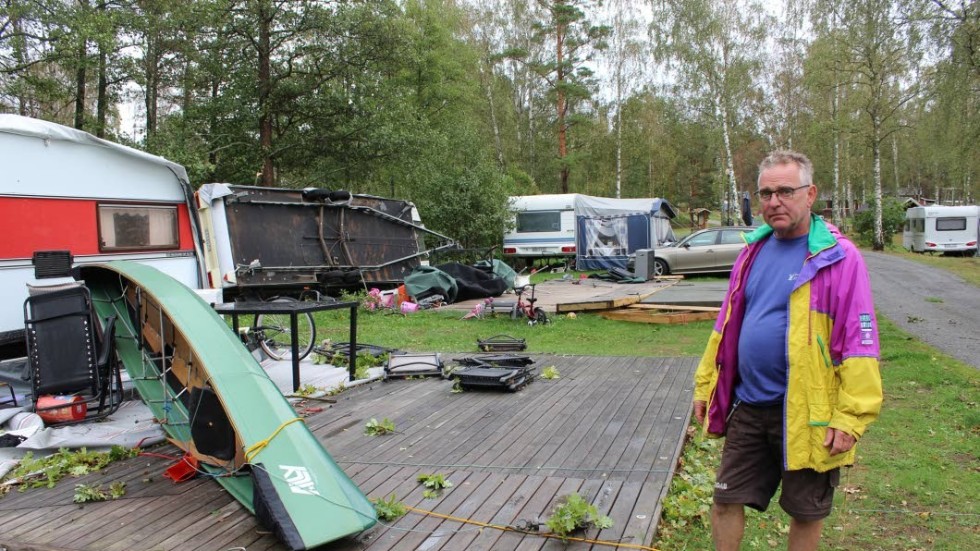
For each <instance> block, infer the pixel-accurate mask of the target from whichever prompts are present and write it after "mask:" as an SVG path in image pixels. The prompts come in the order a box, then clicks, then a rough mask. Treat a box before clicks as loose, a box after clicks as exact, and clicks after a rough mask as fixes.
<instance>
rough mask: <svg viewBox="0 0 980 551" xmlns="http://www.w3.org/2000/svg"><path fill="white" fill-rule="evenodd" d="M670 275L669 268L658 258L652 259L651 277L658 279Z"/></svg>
mask: <svg viewBox="0 0 980 551" xmlns="http://www.w3.org/2000/svg"><path fill="white" fill-rule="evenodd" d="M669 273H670V266H668V265H667V263H666V262H665V261H663V260H661V259H659V258H655V259H653V276H654V277H660V276H665V275H668V274H669Z"/></svg>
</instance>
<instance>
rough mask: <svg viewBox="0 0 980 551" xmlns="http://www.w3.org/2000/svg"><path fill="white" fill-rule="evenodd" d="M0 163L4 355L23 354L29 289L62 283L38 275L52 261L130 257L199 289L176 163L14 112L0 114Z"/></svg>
mask: <svg viewBox="0 0 980 551" xmlns="http://www.w3.org/2000/svg"><path fill="white" fill-rule="evenodd" d="M0 166H2V167H3V173H4V174H3V178H0V235H2V236H3V237H2V239H0V297H2V301H0V304H2V307H0V349H2V350H3V355H5V356H8V357H12V356H15V355H16V354H17V352H20V351H22V349H21V347H19V346H18V345H22V344H23V330H24V309H23V305H24V300H25V299H26V298H27V285H28V284H30V285H50V284H55V283H62V282H65V281H69V280H70V279H69V278H64V277H61V278H56V277H52V278H48V277H45V276H46V275H51V274H53V273H55V272H48V273H45V269H46V266H45V262H46V261H48V260H50V259H52V258H54V259H56V263H57V261H60V262H61V263H62V264H63V263H64V260H65V259H68V258H70V259H72V260H73V261H74V263H75V265H78V264H85V263H92V262H106V261H109V260H119V259H128V260H135V261H139V262H142V263H145V264H149V265H151V266H154V267H156V268H159V269H160V270H162V271H164V272H166V273H168V274H170V275H171V276H173V277H174V278H176V279H178V280H180V281H181V282H183V283H184V284H186V285H187V286H189V287H191V288H200V287H201V283H202V282H203V281H204V279H203V277H204V274H203V271H202V264H200V263H199V262H198V259H199V258H200V254H199V251H200V247H199V245H198V244H199V243H200V239H199V236H198V233H197V224H196V222H195V218H194V211H193V209H192V208H191V205H192V202H191V201H192V199H193V196H192V192H191V188H190V184H189V182H188V180H187V172H186V171H185V170H184V167H182V166H180V165H178V164H175V163H172V162H170V161H168V160H166V159H163V158H161V157H156V156H154V155H150V154H148V153H144V152H142V151H139V150H136V149H132V148H129V147H125V146H122V145H119V144H115V143H112V142H108V141H105V140H101V139H98V138H96V137H95V136H92V135H91V134H87V133H85V132H82V131H79V130H75V129H72V128H68V127H65V126H61V125H58V124H54V123H49V122H45V121H41V120H37V119H32V118H28V117H21V116H17V115H0ZM37 252H41V254H40V255H38V261H37V262H35V253H37ZM47 268H48V269H52V267H51V266H48V267H47ZM38 275H40V276H41V278H40V279H39V278H38V277H37V276H38Z"/></svg>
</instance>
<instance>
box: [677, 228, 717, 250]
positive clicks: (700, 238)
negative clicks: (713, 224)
mask: <svg viewBox="0 0 980 551" xmlns="http://www.w3.org/2000/svg"><path fill="white" fill-rule="evenodd" d="M717 238H718V233H717V232H714V231H706V232H698V233H692V234H691V235H689V236H687V237H685V238H684V239H683V240H681V242H680V245H681V246H684V245H689V246H691V247H703V246H705V245H713V244H714V243H715V241H716V240H717Z"/></svg>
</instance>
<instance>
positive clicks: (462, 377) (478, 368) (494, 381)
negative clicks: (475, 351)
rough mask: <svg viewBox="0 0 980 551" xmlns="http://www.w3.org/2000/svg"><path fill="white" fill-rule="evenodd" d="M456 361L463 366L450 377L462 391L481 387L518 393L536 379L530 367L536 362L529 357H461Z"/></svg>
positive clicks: (512, 355) (508, 355) (505, 355)
mask: <svg viewBox="0 0 980 551" xmlns="http://www.w3.org/2000/svg"><path fill="white" fill-rule="evenodd" d="M456 362H457V363H458V364H459V365H460V366H461V367H460V368H459V369H456V370H454V371H452V373H451V375H450V376H451V377H452V378H453V379H454V380H455V381H456V384H457V385H458V386H459V388H461V389H463V390H471V389H476V388H482V389H490V390H508V391H510V392H517V391H518V390H520V389H522V388H524V387H525V386H527V384H528V383H530V382H531V381H533V380H534V372H533V370H532V369H531V367H530V365H531V364H533V363H534V360H532V359H531V358H530V357H529V356H519V355H515V354H497V355H486V356H469V357H464V358H459V359H458V360H456ZM454 388H455V387H454Z"/></svg>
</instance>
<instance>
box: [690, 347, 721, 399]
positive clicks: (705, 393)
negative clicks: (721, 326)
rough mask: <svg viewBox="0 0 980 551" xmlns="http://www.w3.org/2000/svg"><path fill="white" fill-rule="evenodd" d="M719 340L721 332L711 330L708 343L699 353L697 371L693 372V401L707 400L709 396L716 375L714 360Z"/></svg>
mask: <svg viewBox="0 0 980 551" xmlns="http://www.w3.org/2000/svg"><path fill="white" fill-rule="evenodd" d="M720 342H721V333H719V332H718V331H717V330H712V331H711V336H710V337H708V345H707V346H706V347H705V349H704V353H703V354H702V355H701V362H700V363H699V364H698V369H697V371H695V372H694V401H696V402H698V401H700V402H707V401H708V398H709V397H710V396H711V389H712V387H714V383H715V380H716V379H717V377H718V374H717V369H718V368H717V367H716V365H715V361H716V357H717V356H718V343H720Z"/></svg>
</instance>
